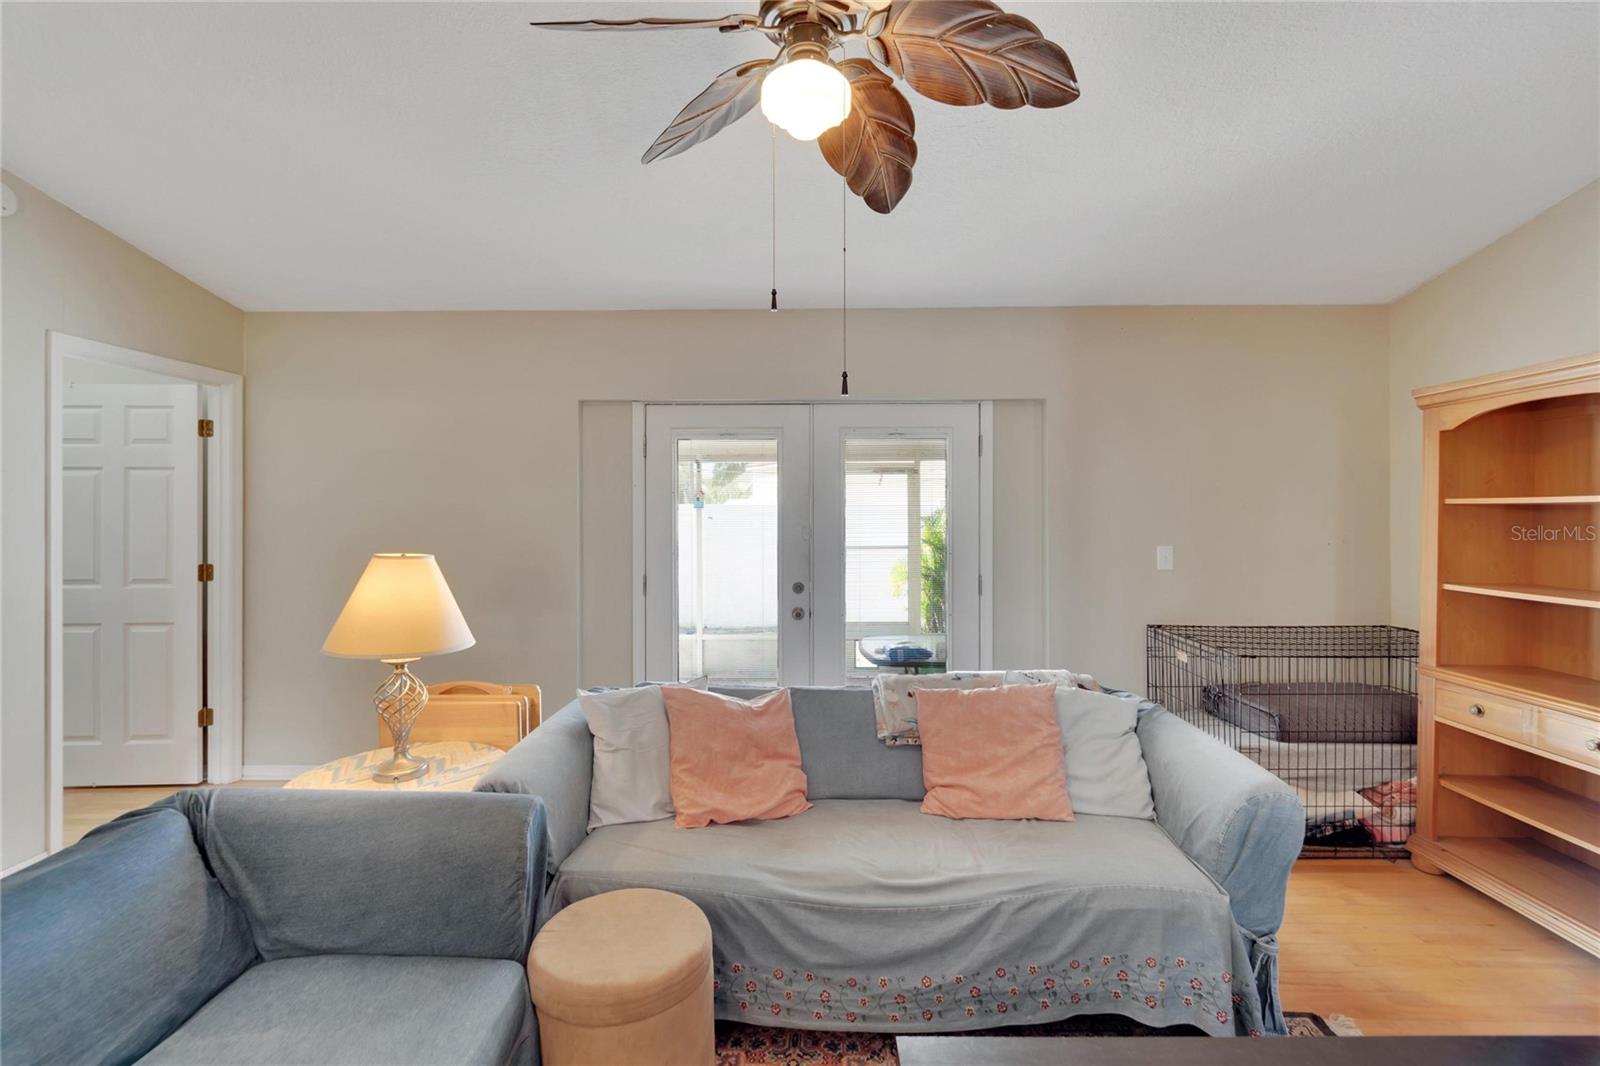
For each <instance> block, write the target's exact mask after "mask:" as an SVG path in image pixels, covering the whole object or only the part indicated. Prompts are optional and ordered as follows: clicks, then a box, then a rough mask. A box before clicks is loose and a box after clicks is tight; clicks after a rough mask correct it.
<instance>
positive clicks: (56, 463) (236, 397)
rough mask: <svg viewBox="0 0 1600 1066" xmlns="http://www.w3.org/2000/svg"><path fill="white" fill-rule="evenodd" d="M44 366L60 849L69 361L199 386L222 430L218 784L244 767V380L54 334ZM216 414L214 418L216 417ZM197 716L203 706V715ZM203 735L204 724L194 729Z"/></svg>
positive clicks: (215, 586) (49, 660)
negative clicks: (64, 434)
mask: <svg viewBox="0 0 1600 1066" xmlns="http://www.w3.org/2000/svg"><path fill="white" fill-rule="evenodd" d="M46 349H47V352H48V357H47V360H46V368H45V395H46V404H45V407H46V410H45V441H44V444H45V464H46V477H45V501H46V505H45V515H46V518H45V526H46V529H45V617H44V623H45V706H46V712H45V751H46V761H45V789H46V793H47V795H48V819H47V826H46V847H47V848H48V850H49V851H51V852H56V851H59V850H61V840H62V789H63V786H64V782H65V776H64V772H63V771H64V767H63V745H62V731H63V708H62V675H61V656H62V639H61V620H62V607H61V552H62V546H61V535H62V513H61V492H62V454H61V429H62V425H61V422H62V419H61V404H62V401H63V398H64V392H63V387H64V385H65V377H66V375H65V360H66V359H68V358H73V359H81V360H85V361H88V362H93V363H101V364H104V365H107V366H116V367H126V368H130V369H134V370H144V371H149V372H151V373H156V374H163V375H166V376H167V377H171V378H176V379H179V380H182V381H192V382H194V383H195V384H196V385H198V386H200V389H201V392H202V394H203V395H204V397H205V407H206V411H207V417H209V418H211V419H212V421H213V422H215V423H216V435H215V436H214V437H212V438H211V449H212V450H211V454H210V456H209V457H208V461H207V463H206V493H207V499H208V500H209V505H208V507H207V508H206V539H207V545H208V548H209V552H208V554H209V555H210V561H211V563H212V564H213V565H214V566H215V567H216V571H217V578H216V580H215V581H213V582H212V584H211V590H210V594H211V600H210V606H209V613H210V650H211V663H210V667H209V670H210V697H211V700H210V702H211V707H212V709H213V710H214V711H215V718H214V720H213V723H212V726H211V733H210V753H209V757H210V774H209V778H210V781H211V783H212V784H226V783H227V782H230V781H236V780H238V779H239V777H240V776H241V774H242V773H243V769H244V735H243V726H244V713H243V709H244V679H243V675H242V672H241V669H240V667H241V665H242V663H243V662H244V615H243V608H244V567H243V565H242V564H243V560H244V395H243V391H244V390H243V386H244V378H243V377H241V376H240V375H238V374H235V373H232V372H230V371H227V370H216V369H213V368H211V367H208V366H201V365H199V364H198V363H186V362H182V361H180V360H177V359H168V358H166V357H164V356H159V355H151V354H150V353H148V352H141V351H135V350H134V349H132V348H120V347H117V346H116V345H114V344H105V343H103V342H101V341H94V340H89V339H87V338H85V337H75V336H72V335H71V334H67V333H60V332H57V331H56V330H50V331H48V333H47V334H46ZM212 412H215V413H212ZM196 710H197V711H198V708H196ZM196 728H198V727H196Z"/></svg>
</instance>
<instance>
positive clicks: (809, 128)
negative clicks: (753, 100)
mask: <svg viewBox="0 0 1600 1066" xmlns="http://www.w3.org/2000/svg"><path fill="white" fill-rule="evenodd" d="M761 113H762V114H763V115H765V116H767V120H768V121H769V122H771V123H772V124H773V125H775V126H778V127H779V128H781V129H782V130H783V131H784V132H786V133H788V134H789V136H791V137H793V138H794V139H795V140H797V141H814V140H816V139H817V138H818V137H820V136H822V134H823V132H824V131H826V130H831V129H832V128H833V127H835V126H837V125H838V124H839V123H841V122H843V121H844V120H845V119H846V118H847V117H848V116H849V114H850V82H849V80H848V79H847V78H846V77H845V76H844V75H843V74H841V73H840V72H839V68H838V67H835V66H834V65H833V64H832V63H824V62H822V61H820V60H816V59H792V60H790V61H789V62H787V63H784V64H783V65H782V66H779V67H775V68H774V69H772V70H771V71H769V72H768V73H767V76H766V78H765V80H763V81H762V83H761Z"/></svg>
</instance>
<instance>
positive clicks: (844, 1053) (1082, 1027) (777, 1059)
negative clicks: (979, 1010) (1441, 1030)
mask: <svg viewBox="0 0 1600 1066" xmlns="http://www.w3.org/2000/svg"><path fill="white" fill-rule="evenodd" d="M1284 1017H1285V1018H1286V1019H1287V1020H1288V1022H1289V1035H1290V1036H1359V1035H1360V1033H1361V1031H1360V1030H1359V1029H1357V1028H1356V1027H1355V1025H1354V1024H1353V1023H1352V1022H1351V1021H1350V1019H1348V1018H1346V1017H1344V1016H1343V1015H1338V1014H1336V1015H1334V1016H1333V1017H1332V1019H1331V1021H1325V1020H1324V1019H1323V1018H1322V1016H1321V1015H1318V1014H1312V1013H1311V1012H1310V1011H1288V1012H1286V1013H1285V1015H1284ZM993 1033H994V1037H995V1039H996V1040H1003V1039H1005V1038H1006V1037H1008V1036H1201V1035H1203V1034H1202V1033H1201V1032H1200V1030H1199V1029H1195V1028H1193V1027H1191V1026H1187V1025H1174V1026H1170V1027H1168V1028H1165V1029H1158V1028H1156V1027H1154V1026H1149V1025H1140V1024H1139V1023H1138V1022H1136V1021H1134V1020H1132V1019H1131V1018H1123V1017H1121V1016H1120V1015H1111V1014H1108V1015H1100V1016H1098V1017H1083V1018H1069V1019H1067V1020H1066V1021H1062V1022H1056V1023H1054V1024H1052V1025H1023V1026H1016V1027H1014V1028H1010V1029H997V1030H993ZM899 1062H900V1059H899V1056H897V1055H896V1054H895V1050H894V1036H893V1035H892V1034H890V1033H826V1032H810V1031H807V1030H804V1029H767V1028H763V1027H762V1026H759V1025H741V1024H739V1023H738V1022H718V1023H717V1066H899Z"/></svg>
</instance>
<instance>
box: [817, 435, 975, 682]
mask: <svg viewBox="0 0 1600 1066" xmlns="http://www.w3.org/2000/svg"><path fill="white" fill-rule="evenodd" d="M948 450H949V445H948V442H947V441H946V440H945V439H944V438H943V437H939V438H908V437H886V436H884V437H846V438H845V440H844V648H843V657H844V662H843V666H844V670H845V672H846V674H847V675H848V676H849V677H850V678H851V679H852V680H856V679H860V678H866V677H870V676H871V675H872V674H873V673H876V672H877V671H878V670H880V669H882V668H885V667H891V668H896V669H904V668H910V667H913V666H915V667H919V668H923V669H929V670H933V669H939V668H942V667H943V666H944V662H945V632H946V629H947V628H948V627H947V616H946V608H945V578H946V556H945V516H946V513H947V511H948V509H949V499H948V496H947V493H946V477H945V472H946V467H947V455H948Z"/></svg>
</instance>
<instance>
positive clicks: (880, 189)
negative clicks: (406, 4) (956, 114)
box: [532, 0, 1078, 214]
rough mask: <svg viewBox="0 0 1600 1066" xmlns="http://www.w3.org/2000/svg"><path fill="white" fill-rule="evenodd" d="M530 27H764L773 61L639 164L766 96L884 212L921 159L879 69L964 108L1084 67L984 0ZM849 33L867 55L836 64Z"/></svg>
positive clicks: (895, 94)
mask: <svg viewBox="0 0 1600 1066" xmlns="http://www.w3.org/2000/svg"><path fill="white" fill-rule="evenodd" d="M532 25H534V26H538V27H540V28H543V29H555V30H678V29H715V30H719V31H721V32H722V33H740V32H743V31H746V30H754V31H756V32H758V33H762V34H765V35H766V37H767V38H768V39H769V40H770V41H772V43H773V44H776V45H777V46H778V49H779V51H778V56H777V58H776V59H756V60H751V61H750V62H747V63H740V64H739V65H738V66H736V67H732V68H730V69H728V70H725V71H723V72H722V73H721V74H719V75H717V77H716V78H715V79H714V80H713V81H712V82H711V84H710V85H708V86H706V88H705V90H704V91H702V92H701V93H700V95H699V96H696V97H695V98H694V99H693V100H690V101H689V103H688V104H687V105H686V106H685V107H684V109H683V110H682V111H680V112H678V117H677V118H675V119H673V120H672V122H671V124H669V125H668V126H667V128H666V129H665V130H663V131H662V132H661V136H659V137H657V138H656V139H655V143H653V144H651V145H650V147H649V149H648V150H646V151H645V153H644V159H643V162H646V163H650V162H653V161H655V160H657V159H664V158H666V157H667V156H671V155H677V154H678V153H679V152H683V151H686V150H687V149H689V148H692V147H693V146H695V145H697V144H699V143H700V142H701V141H704V140H707V139H709V138H711V137H713V136H715V135H716V134H717V133H719V132H720V131H722V130H723V129H724V128H726V127H727V126H729V125H731V124H732V123H734V122H736V121H738V120H739V119H740V118H742V117H744V115H745V114H746V113H748V112H749V111H750V109H751V108H752V107H754V106H755V105H756V102H757V100H758V99H759V100H760V103H761V110H762V113H763V114H765V115H766V117H767V118H768V119H769V120H771V121H772V122H773V123H774V124H775V125H777V126H780V127H782V128H783V129H785V130H787V131H788V132H789V133H790V134H791V135H793V136H794V137H795V138H797V139H799V140H803V141H809V140H818V141H819V147H821V149H822V155H823V158H824V159H826V160H827V161H828V165H829V166H831V167H832V168H833V169H834V170H835V171H837V172H838V173H839V174H840V175H842V176H843V177H844V179H845V181H846V182H847V183H848V185H849V186H850V190H851V191H852V192H854V193H855V194H856V195H857V196H859V197H861V198H862V199H863V200H864V201H866V204H867V206H868V207H870V208H872V209H873V210H874V211H877V212H878V213H880V214H888V213H889V212H890V211H893V210H894V208H895V205H896V204H898V203H899V202H900V201H901V199H902V198H903V197H904V196H905V194H906V191H907V190H908V189H910V188H911V168H912V167H913V166H914V165H915V164H916V161H917V142H916V139H915V134H916V125H917V124H916V119H915V118H914V117H913V115H912V113H911V105H910V103H908V102H907V100H906V98H905V97H904V96H903V95H901V93H900V91H899V90H898V89H896V88H895V86H894V79H893V78H891V77H890V75H889V74H888V73H887V72H885V71H884V70H883V69H882V67H887V68H888V69H889V70H890V71H892V72H893V73H894V74H896V75H898V76H899V77H901V78H903V79H905V82H906V84H907V85H909V86H911V88H912V89H914V90H916V91H917V92H919V93H921V94H922V95H923V96H926V97H928V98H929V99H932V100H937V101H938V102H939V103H942V104H954V105H956V106H958V107H970V106H972V105H975V104H989V105H991V106H993V107H999V108H1006V109H1008V110H1009V109H1011V108H1017V107H1023V106H1028V107H1061V106H1063V105H1066V104H1070V103H1072V101H1074V100H1076V99H1077V98H1078V80H1077V76H1076V75H1075V74H1074V73H1073V71H1072V61H1071V60H1069V59H1068V58H1067V53H1066V52H1065V51H1063V50H1062V48H1061V46H1060V45H1058V44H1055V43H1053V42H1051V41H1048V40H1046V39H1045V38H1044V37H1043V36H1042V35H1040V33H1039V28H1038V27H1037V26H1035V25H1034V24H1033V23H1032V22H1029V21H1028V20H1027V19H1025V18H1023V17H1022V16H1021V15H1013V14H1009V13H1008V12H1005V11H1002V10H1000V8H999V7H998V6H997V5H995V4H992V3H989V2H988V0H892V2H887V3H886V2H884V0H763V2H762V4H761V9H760V10H759V11H758V12H757V13H756V14H753V15H751V14H736V15H726V16H723V17H722V18H701V19H692V18H642V19H618V20H608V19H586V20H579V21H571V22H535V23H532ZM851 39H860V40H862V41H863V42H865V44H866V48H867V51H868V52H869V53H870V55H871V56H872V58H871V59H840V60H838V61H837V62H836V61H835V60H834V58H833V55H834V53H835V52H840V51H842V49H843V47H844V44H845V42H846V41H849V40H851ZM874 60H875V61H876V62H874ZM880 65H881V66H880Z"/></svg>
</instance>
